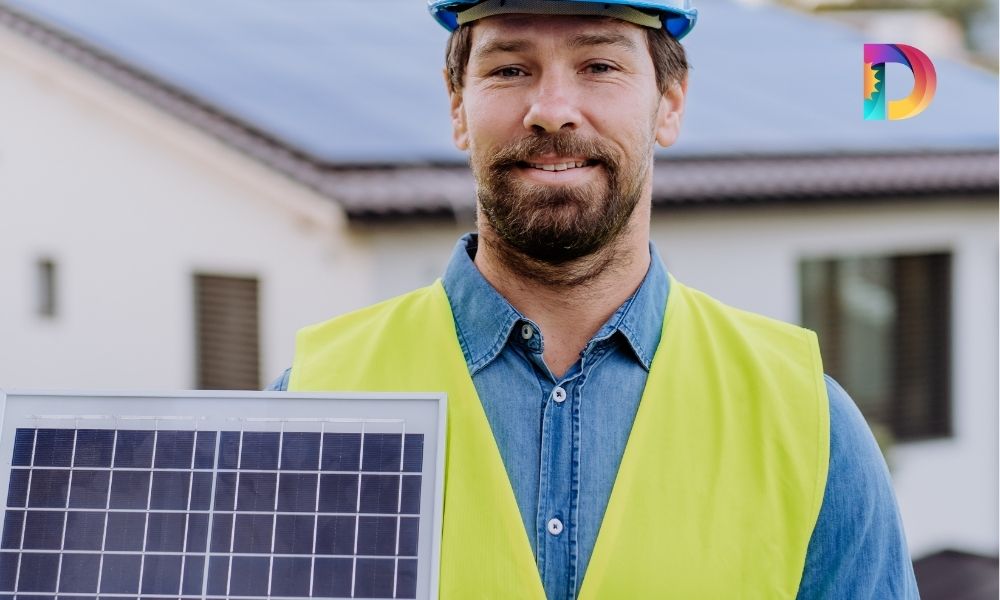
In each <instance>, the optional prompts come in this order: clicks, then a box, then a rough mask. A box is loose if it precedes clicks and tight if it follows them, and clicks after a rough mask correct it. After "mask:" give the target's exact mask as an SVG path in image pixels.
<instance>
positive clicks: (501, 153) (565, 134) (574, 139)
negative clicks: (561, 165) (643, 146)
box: [486, 131, 619, 170]
mask: <svg viewBox="0 0 1000 600" xmlns="http://www.w3.org/2000/svg"><path fill="white" fill-rule="evenodd" d="M547 154H549V155H552V154H554V155H556V156H574V157H582V158H584V159H585V160H587V161H588V162H593V163H599V164H603V165H605V166H606V167H608V168H609V169H613V170H617V166H618V164H619V158H618V153H617V152H615V150H614V149H613V148H611V147H609V146H608V144H606V143H604V142H602V141H600V140H596V139H588V138H584V137H582V136H580V135H579V134H576V133H574V132H572V131H560V132H557V133H540V134H534V135H530V136H527V137H523V138H521V139H519V140H516V141H514V142H511V143H510V144H507V145H506V146H503V147H501V148H498V149H497V150H495V151H494V152H493V153H491V155H490V156H489V157H488V158H487V161H486V163H487V165H489V167H490V169H493V170H507V169H510V168H512V167H516V166H519V165H521V164H524V163H527V162H531V160H532V159H537V158H538V157H540V156H543V155H547Z"/></svg>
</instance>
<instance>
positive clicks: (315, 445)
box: [281, 431, 320, 471]
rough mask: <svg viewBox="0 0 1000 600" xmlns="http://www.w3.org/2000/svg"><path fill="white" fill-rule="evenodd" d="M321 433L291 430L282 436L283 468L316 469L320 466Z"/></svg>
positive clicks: (297, 469)
mask: <svg viewBox="0 0 1000 600" xmlns="http://www.w3.org/2000/svg"><path fill="white" fill-rule="evenodd" d="M319 441H320V437H319V433H310V432H295V431H291V432H288V433H285V434H284V435H283V436H282V441H281V468H282V469H292V470H296V471H315V470H316V469H318V468H319Z"/></svg>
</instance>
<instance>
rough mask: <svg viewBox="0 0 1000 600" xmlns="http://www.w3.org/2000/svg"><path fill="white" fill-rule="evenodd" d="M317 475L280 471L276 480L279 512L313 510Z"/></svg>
mask: <svg viewBox="0 0 1000 600" xmlns="http://www.w3.org/2000/svg"><path fill="white" fill-rule="evenodd" d="M318 478H319V476H318V475H312V474H302V473H282V474H281V477H280V478H279V481H278V511H279V512H315V510H316V485H317V481H318Z"/></svg>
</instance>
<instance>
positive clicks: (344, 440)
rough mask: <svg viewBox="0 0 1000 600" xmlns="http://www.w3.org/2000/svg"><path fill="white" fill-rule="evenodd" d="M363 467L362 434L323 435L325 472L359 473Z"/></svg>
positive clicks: (323, 467) (323, 465)
mask: <svg viewBox="0 0 1000 600" xmlns="http://www.w3.org/2000/svg"><path fill="white" fill-rule="evenodd" d="M360 466H361V434H360V433H325V434H323V461H322V464H321V468H322V469H323V470H324V471H357V470H358V469H359V468H360Z"/></svg>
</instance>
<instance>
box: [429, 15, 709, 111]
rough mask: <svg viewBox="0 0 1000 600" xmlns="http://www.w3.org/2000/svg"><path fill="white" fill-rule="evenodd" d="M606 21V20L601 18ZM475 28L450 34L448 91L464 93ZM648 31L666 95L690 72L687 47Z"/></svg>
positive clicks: (660, 32) (659, 81) (663, 33)
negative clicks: (466, 70)
mask: <svg viewBox="0 0 1000 600" xmlns="http://www.w3.org/2000/svg"><path fill="white" fill-rule="evenodd" d="M599 18H607V17H599ZM472 25H473V23H469V24H466V25H459V26H458V28H457V29H455V30H454V31H452V32H451V37H449V38H448V45H447V47H446V49H445V68H446V69H447V73H448V90H449V91H450V92H452V93H457V92H460V91H462V88H463V85H464V82H465V69H466V67H467V66H468V64H469V55H470V54H471V53H472ZM643 29H645V30H646V45H647V46H649V55H650V57H651V58H652V59H653V67H654V68H655V69H656V87H657V88H658V89H659V91H660V93H661V94H662V93H664V92H666V91H667V89H669V88H670V86H672V85H674V84H675V83H678V82H680V81H681V80H682V79H683V78H684V76H685V75H687V71H688V68H689V67H688V62H687V55H686V54H685V52H684V46H681V43H680V42H678V41H677V40H676V39H674V38H673V37H671V35H670V34H668V33H667V32H666V30H665V29H663V28H662V27H661V28H659V29H653V28H652V27H644V28H643Z"/></svg>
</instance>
